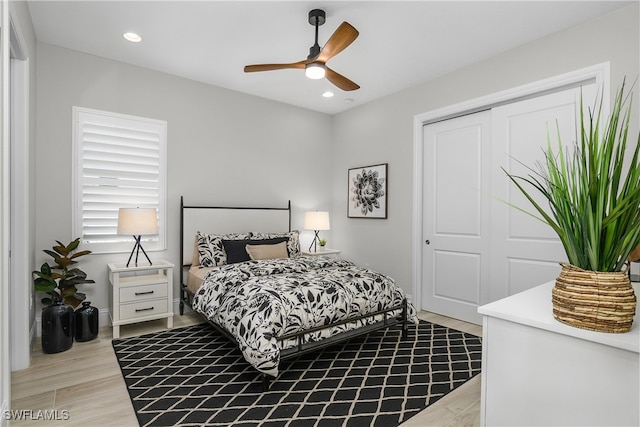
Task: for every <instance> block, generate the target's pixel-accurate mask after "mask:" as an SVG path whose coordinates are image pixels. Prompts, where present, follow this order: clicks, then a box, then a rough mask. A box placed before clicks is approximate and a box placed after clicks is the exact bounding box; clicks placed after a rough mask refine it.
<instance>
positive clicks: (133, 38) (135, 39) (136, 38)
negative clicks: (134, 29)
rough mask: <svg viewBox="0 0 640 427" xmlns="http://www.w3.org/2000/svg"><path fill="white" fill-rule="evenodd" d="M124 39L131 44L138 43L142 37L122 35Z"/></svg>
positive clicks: (132, 34) (133, 34)
mask: <svg viewBox="0 0 640 427" xmlns="http://www.w3.org/2000/svg"><path fill="white" fill-rule="evenodd" d="M122 37H124V38H125V39H127V40H129V41H130V42H132V43H140V42H141V41H142V37H140V36H139V35H138V34H136V33H124V34H123V35H122Z"/></svg>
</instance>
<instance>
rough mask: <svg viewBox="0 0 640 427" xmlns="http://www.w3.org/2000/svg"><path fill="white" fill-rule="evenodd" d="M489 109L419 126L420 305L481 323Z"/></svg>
mask: <svg viewBox="0 0 640 427" xmlns="http://www.w3.org/2000/svg"><path fill="white" fill-rule="evenodd" d="M490 122H491V114H490V112H489V111H485V112H480V113H476V114H471V115H468V116H463V117H459V118H455V119H451V120H446V121H443V122H439V123H435V124H431V125H427V126H425V127H424V150H423V153H424V159H423V162H424V168H423V171H424V178H423V179H424V182H423V189H424V194H423V209H422V210H423V230H424V234H423V242H424V247H423V249H424V250H423V268H422V271H423V278H422V284H423V288H422V301H421V302H422V308H423V309H424V310H427V311H432V312H435V313H441V314H445V315H447V316H450V317H454V318H457V319H463V320H466V321H469V322H474V323H480V321H481V319H480V316H479V315H478V313H477V307H478V305H480V304H481V303H482V302H485V301H486V300H487V295H486V294H487V292H488V290H489V287H488V282H489V271H490V265H489V262H490V253H489V251H490V241H489V234H490V219H489V201H488V198H487V197H486V195H485V194H484V193H483V191H486V189H487V187H488V186H489V181H490V179H491V171H490V169H489V167H490V164H491V138H490V135H489V133H490V130H489V128H490Z"/></svg>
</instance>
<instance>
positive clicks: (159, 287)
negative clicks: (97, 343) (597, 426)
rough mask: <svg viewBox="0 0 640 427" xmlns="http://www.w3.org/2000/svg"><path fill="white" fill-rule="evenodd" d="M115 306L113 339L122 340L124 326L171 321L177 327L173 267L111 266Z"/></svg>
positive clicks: (155, 263) (111, 313)
mask: <svg viewBox="0 0 640 427" xmlns="http://www.w3.org/2000/svg"><path fill="white" fill-rule="evenodd" d="M108 267H109V282H110V283H111V288H112V289H111V291H112V292H111V305H110V307H109V316H110V317H111V325H112V326H113V338H119V337H120V325H127V324H130V323H138V322H144V321H147V320H156V319H162V318H165V317H166V318H167V328H171V327H173V264H172V263H170V262H168V261H164V260H159V261H153V265H142V266H138V267H135V266H130V267H126V266H125V264H124V263H122V264H109V265H108Z"/></svg>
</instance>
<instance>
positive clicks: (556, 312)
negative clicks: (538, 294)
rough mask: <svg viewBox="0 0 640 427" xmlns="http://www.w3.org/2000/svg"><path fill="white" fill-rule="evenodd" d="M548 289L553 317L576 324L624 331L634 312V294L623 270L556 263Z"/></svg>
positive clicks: (596, 329) (611, 330) (585, 327)
mask: <svg viewBox="0 0 640 427" xmlns="http://www.w3.org/2000/svg"><path fill="white" fill-rule="evenodd" d="M560 265H561V266H562V271H561V272H560V275H559V276H558V278H557V279H556V284H555V286H554V288H553V291H552V302H553V317H555V318H556V319H557V320H558V321H560V322H562V323H566V324H567V325H570V326H574V327H576V328H581V329H588V330H591V331H598V332H613V333H622V332H628V331H629V330H630V329H631V325H632V323H633V315H634V314H635V312H636V304H637V301H636V295H635V294H634V292H633V288H632V287H631V281H630V280H629V275H628V274H627V272H626V271H625V272H615V273H605V272H600V271H587V270H583V269H581V268H578V267H576V266H573V265H571V264H566V263H560Z"/></svg>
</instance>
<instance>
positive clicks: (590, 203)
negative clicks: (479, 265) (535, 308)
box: [503, 82, 640, 332]
mask: <svg viewBox="0 0 640 427" xmlns="http://www.w3.org/2000/svg"><path fill="white" fill-rule="evenodd" d="M629 98H630V96H628V95H627V96H625V94H624V82H623V85H622V87H621V88H620V90H619V91H618V92H617V94H616V97H615V100H614V105H613V108H612V112H611V114H610V116H609V118H608V119H606V118H604V117H603V114H602V103H601V102H600V105H599V106H597V107H596V108H595V109H594V111H589V115H588V118H587V117H585V111H584V107H583V105H582V103H581V106H580V123H581V129H580V134H579V141H577V142H576V143H575V144H574V146H573V147H572V149H569V148H567V149H564V148H563V146H562V143H561V141H560V137H559V132H558V141H557V148H556V149H555V150H554V148H553V145H552V142H551V137H550V136H548V138H547V149H546V150H545V153H544V154H545V159H544V160H543V161H542V162H540V163H539V164H538V167H537V170H534V169H531V168H530V170H531V171H532V173H531V174H529V175H528V176H515V175H512V174H510V173H508V172H507V171H506V170H505V173H506V174H507V176H508V177H509V178H510V179H511V181H512V182H513V183H514V184H515V185H516V187H517V188H518V189H519V190H520V191H521V192H522V193H523V194H524V196H525V197H526V198H527V199H528V200H529V201H530V202H531V204H532V205H533V207H534V208H535V210H536V211H537V214H539V215H536V214H533V213H530V212H528V211H526V210H523V209H521V208H518V207H515V208H516V209H519V210H521V211H523V212H525V213H528V214H530V215H532V216H534V217H535V218H537V219H539V220H541V221H543V222H544V223H546V224H548V225H549V226H550V227H551V228H552V229H553V230H554V231H555V233H556V234H557V235H558V237H559V239H560V241H561V242H562V245H563V247H564V250H565V252H566V255H567V258H568V260H569V263H570V264H571V266H573V269H574V270H576V271H578V270H580V271H591V272H606V273H620V272H622V271H623V269H624V268H626V265H627V259H628V257H629V254H630V253H631V252H632V251H633V249H634V248H635V247H636V246H638V244H639V243H640V159H639V154H640V135H638V139H637V141H636V142H635V148H634V150H633V155H632V157H631V159H630V161H627V159H625V153H626V150H627V140H628V137H629V122H630V118H631V102H630V100H629ZM503 170H504V169H503ZM527 184H528V185H530V186H531V187H533V189H534V190H536V191H538V192H539V193H541V194H542V195H543V196H544V198H545V199H546V201H548V203H549V208H550V209H549V210H546V209H545V208H544V207H543V206H541V205H540V204H539V203H538V202H536V201H535V200H534V198H533V197H532V195H531V194H532V193H530V192H529V190H527V189H526V188H525V185H527ZM564 270H565V266H563V271H564ZM561 276H562V273H561ZM624 276H626V274H625V275H624ZM600 277H602V276H600ZM604 282H606V280H604ZM557 286H558V281H556V287H557ZM629 288H630V289H631V291H630V292H631V295H633V289H632V288H631V286H630V284H629ZM554 291H555V289H554ZM584 293H585V294H587V293H589V292H586V291H585V292H584ZM628 293H629V291H628V290H627V291H626V294H627V300H629V301H630V299H631V297H630V296H629V295H628ZM554 298H555V294H554ZM576 298H577V299H579V298H580V296H576ZM632 299H633V312H635V301H636V300H635V295H633V297H632ZM629 301H628V302H629ZM554 302H555V299H554ZM627 305H628V304H627ZM619 308H620V307H611V310H612V311H615V310H617V309H619ZM598 309H599V307H598ZM587 311H590V310H587ZM596 311H597V310H596ZM554 315H555V306H554ZM631 317H633V314H631ZM556 318H558V317H557V316H556ZM559 320H560V319H559ZM561 321H562V320H561ZM629 328H630V323H629ZM585 329H590V328H588V327H585ZM616 332H617V331H616Z"/></svg>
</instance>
